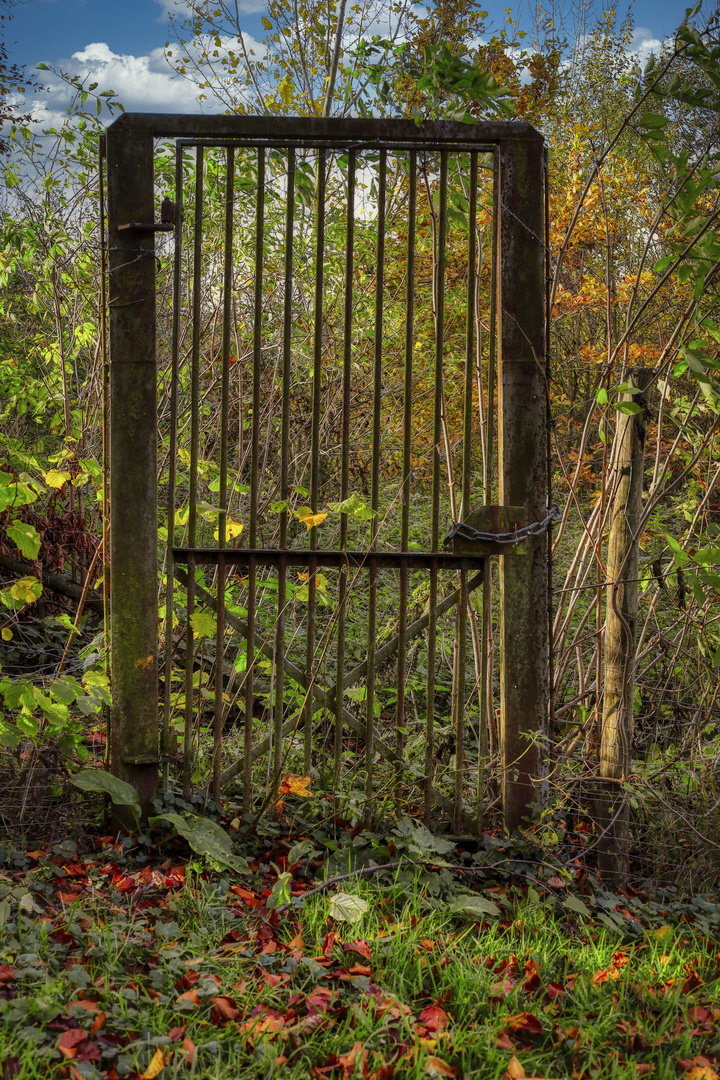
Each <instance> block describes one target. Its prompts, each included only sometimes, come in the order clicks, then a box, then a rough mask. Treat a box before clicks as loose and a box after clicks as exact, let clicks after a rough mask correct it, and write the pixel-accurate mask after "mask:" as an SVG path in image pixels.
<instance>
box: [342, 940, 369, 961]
mask: <svg viewBox="0 0 720 1080" xmlns="http://www.w3.org/2000/svg"><path fill="white" fill-rule="evenodd" d="M343 949H344V951H345V952H356V953H358V954H359V955H360V956H363V957H364V958H365V959H366V960H370V959H372V953H371V951H370V946H369V945H368V943H367V941H363V939H362V938H358V940H357V941H348V942H345V944H344V945H343Z"/></svg>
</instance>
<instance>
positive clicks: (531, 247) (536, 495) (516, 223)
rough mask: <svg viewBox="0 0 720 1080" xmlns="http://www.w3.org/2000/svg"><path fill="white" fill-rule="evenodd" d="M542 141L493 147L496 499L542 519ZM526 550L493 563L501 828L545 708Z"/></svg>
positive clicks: (531, 799) (526, 794)
mask: <svg viewBox="0 0 720 1080" xmlns="http://www.w3.org/2000/svg"><path fill="white" fill-rule="evenodd" d="M543 194H544V183H543V137H542V135H540V134H539V133H538V132H537V131H534V130H533V129H532V128H530V129H529V131H528V129H526V131H525V133H524V134H523V136H522V137H521V138H514V139H513V138H508V139H507V140H505V141H503V143H502V144H501V157H500V199H499V204H500V214H499V218H500V222H499V229H500V245H499V246H500V273H499V274H498V279H499V298H498V299H499V310H500V379H499V406H500V409H499V411H500V423H499V440H498V441H499V448H498V453H499V468H500V476H499V493H500V503H501V504H502V505H504V506H521V507H524V508H525V512H526V521H527V523H528V524H529V523H531V522H534V521H542V520H543V519H544V518H545V516H546V514H547V495H548V467H547V394H546V386H545V247H544V242H543V230H544V215H543ZM526 550H527V554H526V555H523V556H516V555H508V556H502V557H501V558H500V754H501V768H502V798H503V812H504V817H505V828H506V829H507V831H508V832H511V831H512V830H513V829H516V828H517V827H518V826H519V825H520V824H521V823H522V821H523V818H525V817H526V816H527V815H528V814H530V813H531V812H532V808H533V805H534V804H535V803H536V802H537V801H538V800H539V799H540V798H541V776H542V773H543V759H544V756H545V754H544V738H545V734H546V726H547V708H548V648H547V626H548V616H547V604H548V592H547V586H548V578H547V573H548V559H547V533H546V532H544V533H541V534H540V535H539V536H531V537H530V538H529V539H528V540H527V541H526Z"/></svg>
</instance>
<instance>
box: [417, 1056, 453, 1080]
mask: <svg viewBox="0 0 720 1080" xmlns="http://www.w3.org/2000/svg"><path fill="white" fill-rule="evenodd" d="M425 1072H426V1073H429V1075H430V1076H432V1077H437V1076H457V1074H458V1071H457V1069H456V1068H454V1066H452V1065H448V1063H447V1061H443V1060H442V1058H438V1057H428V1058H425Z"/></svg>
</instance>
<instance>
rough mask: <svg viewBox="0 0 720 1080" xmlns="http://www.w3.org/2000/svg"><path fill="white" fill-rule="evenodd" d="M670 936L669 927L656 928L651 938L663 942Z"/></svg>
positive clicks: (670, 929) (670, 930)
mask: <svg viewBox="0 0 720 1080" xmlns="http://www.w3.org/2000/svg"><path fill="white" fill-rule="evenodd" d="M671 934H672V927H671V926H658V928H657V930H653V934H652V936H653V937H654V938H655V940H656V941H664V940H665V938H666V937H669V936H670V935H671Z"/></svg>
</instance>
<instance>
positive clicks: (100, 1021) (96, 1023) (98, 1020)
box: [90, 1012, 107, 1035]
mask: <svg viewBox="0 0 720 1080" xmlns="http://www.w3.org/2000/svg"><path fill="white" fill-rule="evenodd" d="M106 1019H107V1017H106V1016H105V1013H104V1012H99V1013H98V1014H97V1016H96V1017H95V1019H94V1020H93V1022H92V1027H91V1028H90V1034H91V1035H97V1033H98V1031H99V1030H100V1028H103V1027H105V1021H106Z"/></svg>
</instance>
